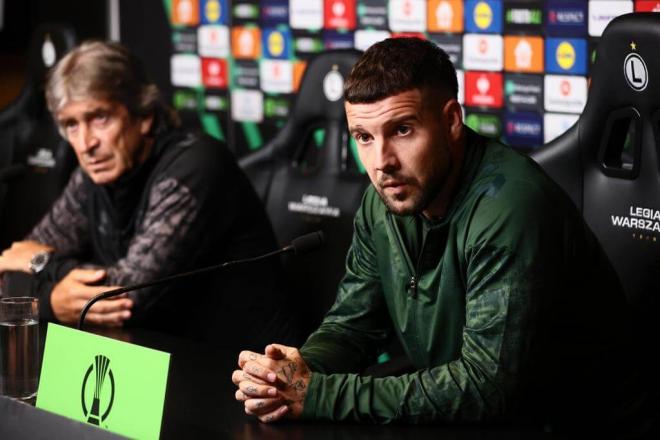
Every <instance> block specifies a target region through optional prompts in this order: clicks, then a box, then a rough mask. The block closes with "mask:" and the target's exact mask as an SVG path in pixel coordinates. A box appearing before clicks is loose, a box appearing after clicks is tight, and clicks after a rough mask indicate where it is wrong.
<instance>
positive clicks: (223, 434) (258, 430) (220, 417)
mask: <svg viewBox="0 0 660 440" xmlns="http://www.w3.org/2000/svg"><path fill="white" fill-rule="evenodd" d="M42 327H44V328H45V327H46V326H45V325H42ZM93 331H94V332H95V333H99V334H102V335H104V336H108V337H112V338H114V339H119V340H123V341H126V342H130V343H133V344H138V345H142V346H145V347H149V348H154V349H156V350H161V351H165V352H168V353H171V354H172V356H171V362H170V371H169V378H168V385H167V393H166V399H165V407H164V414H163V425H162V429H161V438H163V439H170V438H172V439H174V438H215V439H236V440H238V439H246V440H252V439H254V440H257V439H275V440H278V439H282V440H285V439H287V440H288V439H292V440H302V439H315V440H324V439H332V440H337V439H374V438H378V439H388V440H389V439H410V438H414V439H415V440H423V439H438V438H442V439H451V440H461V439H494V440H495V439H518V438H520V439H532V440H533V439H547V438H551V437H552V436H551V435H549V434H547V433H544V432H541V431H536V430H531V429H530V430H527V429H510V428H503V427H474V426H462V427H456V426H409V425H391V426H374V425H365V424H342V423H328V422H294V421H285V422H280V423H276V424H270V425H266V424H263V423H260V422H259V421H258V420H256V419H255V418H253V417H249V416H247V415H246V414H245V413H244V411H243V406H242V405H241V404H240V403H239V402H237V401H236V400H234V392H235V390H236V388H235V386H234V384H233V383H232V382H231V373H232V371H233V370H234V369H236V362H237V358H238V353H236V352H233V351H228V350H222V349H217V348H215V347H213V346H210V345H208V344H204V343H201V342H195V341H190V340H187V339H183V338H178V337H175V336H171V335H164V334H160V333H156V332H151V331H146V330H138V329H130V330H102V331H101V330H93ZM7 402H11V401H8V399H3V400H0V438H3V439H5V438H7V439H10V438H16V437H14V436H13V435H11V434H12V433H17V432H19V431H18V428H19V427H21V426H26V425H28V424H29V425H30V431H29V435H26V436H25V438H40V437H41V438H90V439H96V438H113V437H114V436H111V435H109V433H105V432H102V433H101V434H99V433H98V432H97V431H100V430H97V429H96V428H94V427H92V426H88V425H85V424H83V423H78V422H75V421H72V420H69V419H65V418H63V417H60V416H57V415H54V414H50V413H47V412H45V411H41V410H39V409H36V408H32V407H29V406H27V405H25V404H21V403H15V402H14V403H7ZM17 407H22V410H21V409H20V408H19V410H17V409H16V408H17ZM9 408H12V409H11V411H14V413H12V414H15V416H13V415H12V416H11V419H10V418H9V417H8V416H7V411H9V410H10V409H9ZM12 426H13V427H14V428H13V429H14V430H13V431H12ZM3 430H4V431H3ZM60 431H61V432H60ZM3 432H4V433H3ZM7 433H8V434H9V435H5V434H7ZM552 438H555V437H552Z"/></svg>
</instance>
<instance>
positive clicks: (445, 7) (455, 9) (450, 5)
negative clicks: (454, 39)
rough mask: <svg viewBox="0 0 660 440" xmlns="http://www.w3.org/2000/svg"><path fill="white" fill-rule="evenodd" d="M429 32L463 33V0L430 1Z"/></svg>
mask: <svg viewBox="0 0 660 440" xmlns="http://www.w3.org/2000/svg"><path fill="white" fill-rule="evenodd" d="M427 20H428V30H429V32H454V33H458V32H463V0H430V1H429V6H428V11H427Z"/></svg>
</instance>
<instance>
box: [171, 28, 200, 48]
mask: <svg viewBox="0 0 660 440" xmlns="http://www.w3.org/2000/svg"><path fill="white" fill-rule="evenodd" d="M172 48H173V49H174V52H188V53H195V52H197V32H196V31H195V30H194V29H181V30H178V31H173V32H172Z"/></svg>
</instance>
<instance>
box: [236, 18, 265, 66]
mask: <svg viewBox="0 0 660 440" xmlns="http://www.w3.org/2000/svg"><path fill="white" fill-rule="evenodd" d="M231 51H232V54H233V55H234V58H239V59H256V58H258V57H259V56H260V55H261V31H260V30H259V28H256V27H243V26H236V27H232V30H231Z"/></svg>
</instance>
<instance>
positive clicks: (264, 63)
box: [259, 59, 293, 93]
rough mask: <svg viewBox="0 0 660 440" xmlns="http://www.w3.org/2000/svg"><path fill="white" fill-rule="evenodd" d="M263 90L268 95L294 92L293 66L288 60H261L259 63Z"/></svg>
mask: <svg viewBox="0 0 660 440" xmlns="http://www.w3.org/2000/svg"><path fill="white" fill-rule="evenodd" d="M259 78H260V81H261V90H263V91H264V92H268V93H291V92H293V65H292V62H291V61H288V60H286V61H285V60H266V59H264V60H261V62H260V63H259Z"/></svg>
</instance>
